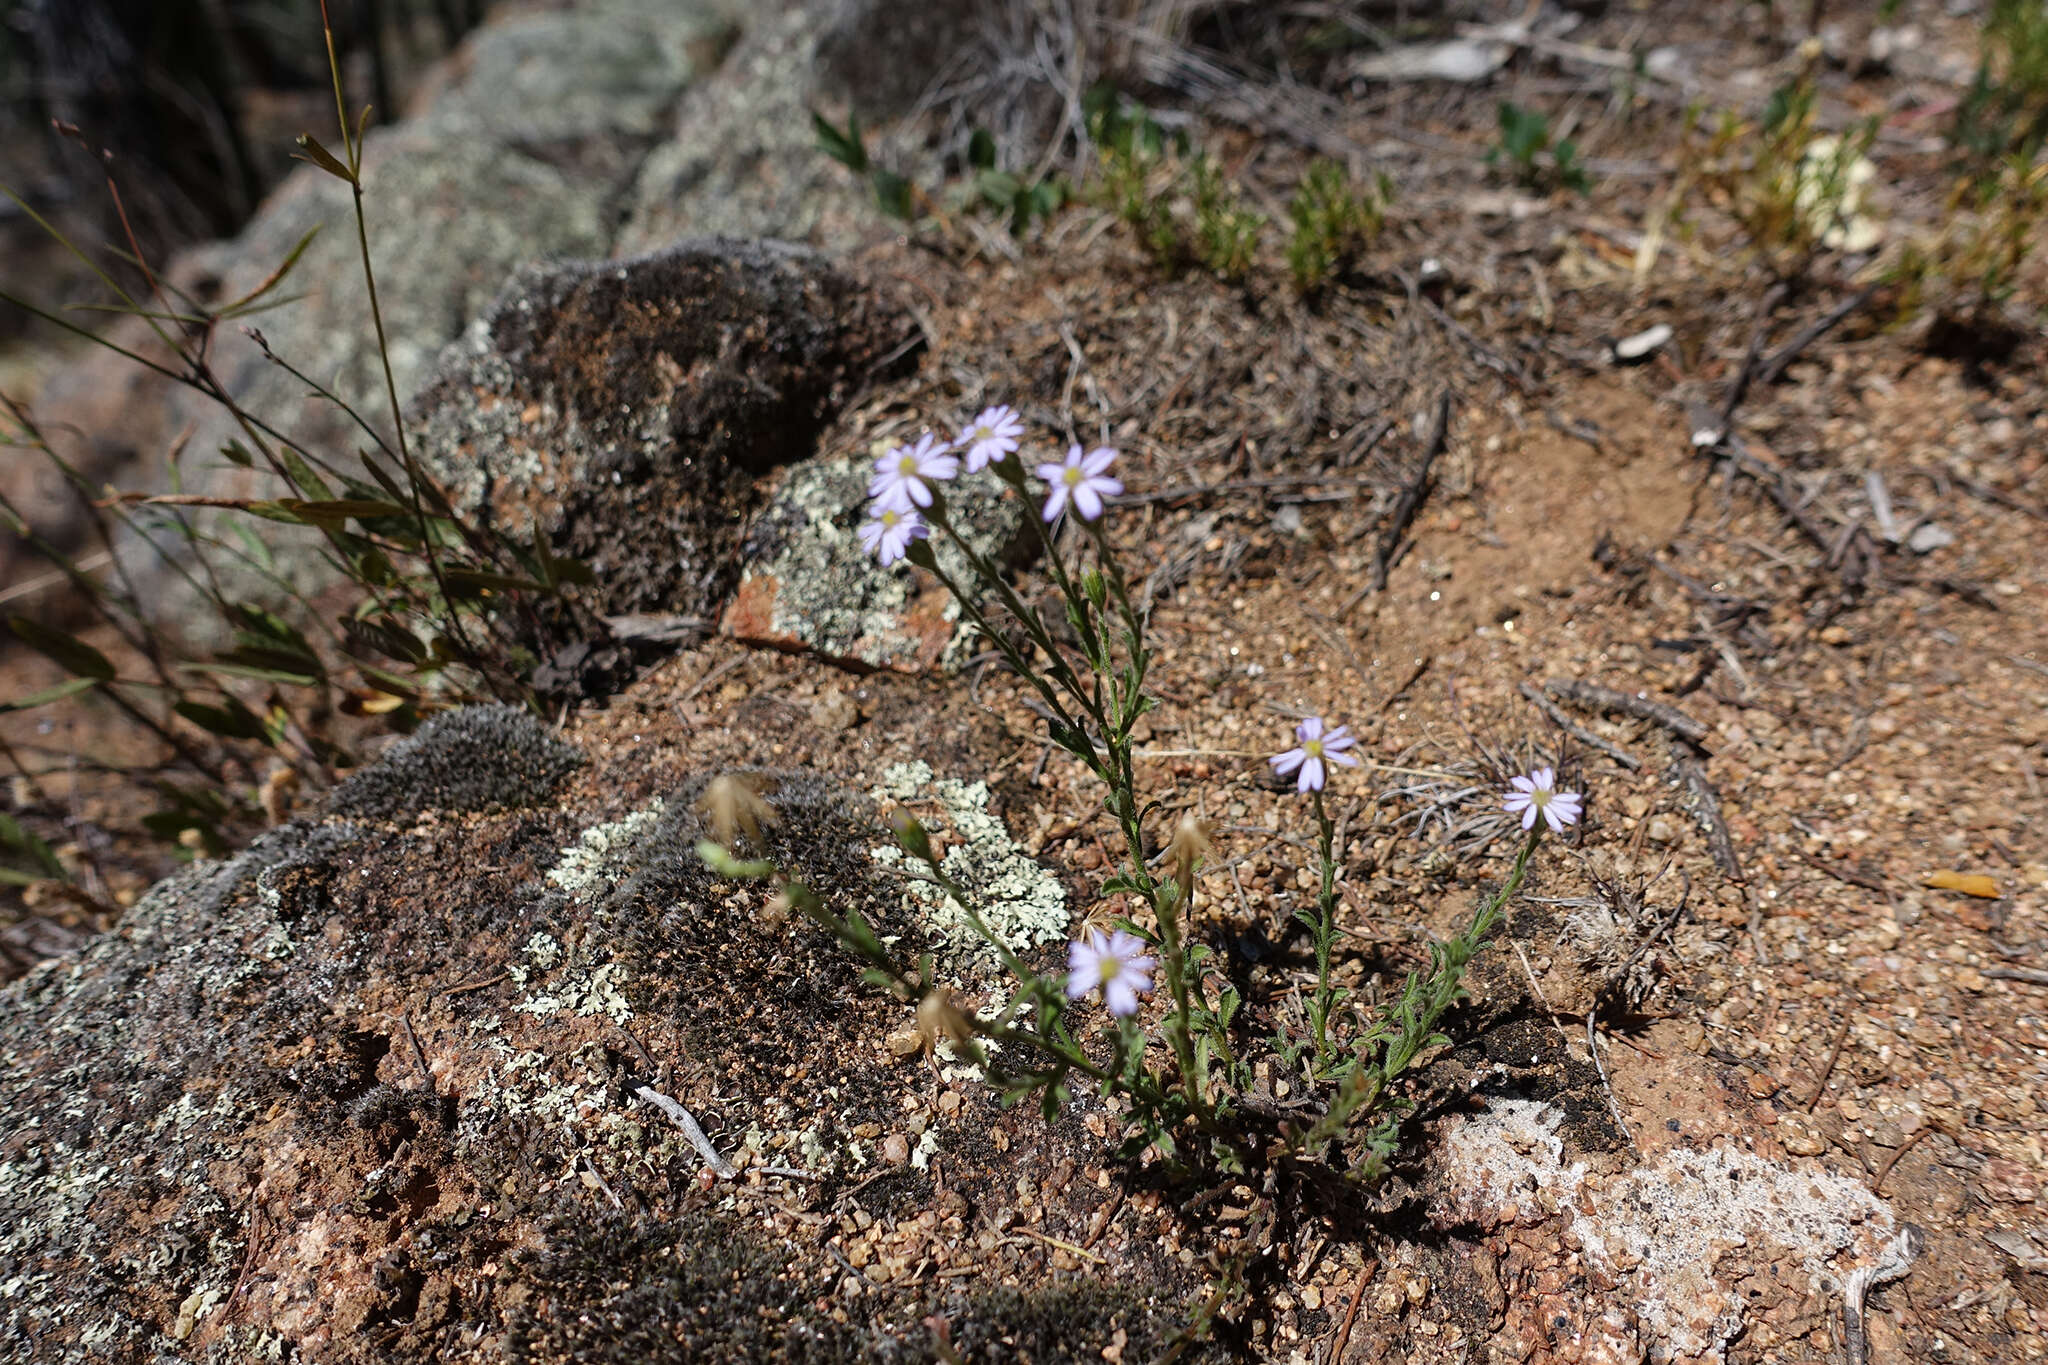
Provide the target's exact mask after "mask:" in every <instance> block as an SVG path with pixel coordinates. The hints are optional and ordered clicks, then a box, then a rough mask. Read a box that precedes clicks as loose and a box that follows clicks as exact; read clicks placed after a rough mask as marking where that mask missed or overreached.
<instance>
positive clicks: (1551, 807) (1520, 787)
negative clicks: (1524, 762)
mask: <svg viewBox="0 0 2048 1365" xmlns="http://www.w3.org/2000/svg"><path fill="white" fill-rule="evenodd" d="M1508 785H1510V786H1512V787H1513V788H1514V790H1513V791H1511V792H1509V793H1508V794H1507V795H1506V796H1504V797H1502V798H1501V803H1500V805H1501V809H1502V810H1504V811H1506V812H1508V814H1510V815H1520V816H1521V817H1522V828H1523V829H1534V828H1535V827H1536V817H1537V816H1539V815H1540V816H1542V817H1543V821H1544V823H1545V824H1547V825H1549V826H1550V828H1551V829H1552V831H1556V830H1561V829H1563V828H1564V827H1565V826H1566V825H1576V824H1577V823H1579V810H1580V803H1581V802H1582V801H1583V800H1584V799H1585V798H1584V797H1582V796H1580V795H1579V794H1578V793H1577V792H1561V791H1558V790H1557V773H1556V771H1555V770H1554V769H1551V768H1538V769H1537V770H1536V771H1535V772H1533V773H1530V774H1529V775H1528V776H1527V777H1517V778H1514V779H1512V780H1511V781H1510V782H1509V784H1508Z"/></svg>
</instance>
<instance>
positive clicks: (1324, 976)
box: [1314, 788, 1337, 1067]
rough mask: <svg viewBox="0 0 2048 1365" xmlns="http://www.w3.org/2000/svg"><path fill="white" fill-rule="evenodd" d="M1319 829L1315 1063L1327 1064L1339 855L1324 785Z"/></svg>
mask: <svg viewBox="0 0 2048 1365" xmlns="http://www.w3.org/2000/svg"><path fill="white" fill-rule="evenodd" d="M1315 803H1316V829H1317V831H1318V835H1319V837H1318V841H1317V851H1318V853H1319V857H1320V862H1321V865H1322V879H1323V881H1322V892H1321V894H1320V895H1319V896H1318V897H1317V914H1316V926H1315V933H1316V1002H1315V1009H1314V1015H1315V1028H1316V1064H1317V1065H1318V1066H1319V1067H1320V1066H1327V1065H1328V1063H1329V1059H1330V1006H1331V1003H1332V999H1333V992H1332V990H1331V987H1330V942H1331V940H1332V939H1333V938H1334V937H1335V936H1336V928H1337V859H1336V854H1335V844H1336V838H1337V826H1336V824H1335V822H1334V821H1332V820H1331V819H1330V812H1329V810H1328V808H1327V807H1325V806H1324V804H1323V793H1322V789H1321V788H1317V789H1316V793H1315Z"/></svg>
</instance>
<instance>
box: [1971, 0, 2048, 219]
mask: <svg viewBox="0 0 2048 1365" xmlns="http://www.w3.org/2000/svg"><path fill="white" fill-rule="evenodd" d="M1949 141H1950V142H1951V143H1953V144H1954V145H1955V146H1956V147H1957V148H1959V149H1960V150H1962V151H1964V152H1966V153H1968V154H1969V155H1970V157H1971V158H1972V160H1973V161H1974V162H1975V163H1976V167H1977V178H1978V179H1979V180H1980V181H1984V182H1993V181H1996V180H1998V179H1999V178H2000V176H2001V175H2002V174H2003V170H2002V168H2003V167H2004V166H2005V164H2006V163H2008V162H2009V161H2011V160H2012V159H2014V158H2017V159H2019V160H2020V161H2022V162H2032V161H2033V159H2034V158H2035V157H2036V156H2037V155H2038V154H2039V153H2040V151H2041V148H2042V146H2043V145H2044V144H2048V7H2043V6H2042V5H2041V4H2040V3H2039V0H1991V8H1990V10H1989V11H1988V12H1987V13H1986V14H1985V16H1984V28H1983V32H1982V33H1981V35H1980V36H1979V42H1978V61H1977V74H1976V77H1975V78H1974V79H1973V80H1972V81H1971V82H1970V88H1969V90H1968V91H1967V92H1966V93H1965V94H1964V96H1963V99H1962V102H1961V104H1960V105H1958V106H1957V108H1956V117H1955V123H1954V124H1953V125H1952V126H1951V127H1950V129H1949Z"/></svg>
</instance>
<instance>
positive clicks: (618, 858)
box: [548, 797, 665, 902]
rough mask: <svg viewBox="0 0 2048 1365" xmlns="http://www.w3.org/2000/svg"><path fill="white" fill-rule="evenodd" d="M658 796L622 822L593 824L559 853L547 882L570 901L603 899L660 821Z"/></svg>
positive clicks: (659, 800) (659, 799)
mask: <svg viewBox="0 0 2048 1365" xmlns="http://www.w3.org/2000/svg"><path fill="white" fill-rule="evenodd" d="M664 808H665V807H664V803H663V802H662V800H661V798H660V797H656V798H655V799H654V800H652V801H650V802H649V803H648V804H647V805H646V806H645V807H644V808H643V809H640V810H636V811H634V812H633V813H632V814H631V815H628V816H626V817H625V818H624V819H620V820H613V821H610V822H608V823H606V824H602V825H593V826H591V827H590V828H589V829H586V830H584V831H583V833H582V835H581V836H580V837H579V838H578V839H577V841H576V842H575V843H573V844H571V845H570V846H569V847H567V848H565V849H563V850H562V859H561V861H560V862H558V863H556V864H555V866H554V867H553V869H551V870H550V871H549V872H548V882H549V883H550V884H551V885H553V886H555V887H558V888H560V889H561V890H563V891H566V892H568V893H569V896H570V898H571V899H573V900H577V901H581V902H589V901H593V900H599V899H602V898H603V896H604V893H605V892H607V891H609V890H611V889H612V887H613V886H614V885H616V884H617V883H618V881H619V879H620V878H621V877H622V876H624V875H625V872H626V869H627V867H628V866H629V865H630V860H631V856H632V852H633V848H634V846H635V845H636V844H638V843H639V842H640V840H641V839H643V838H645V837H646V836H647V834H648V833H649V832H650V831H651V830H653V828H654V827H655V825H656V824H657V823H659V822H660V820H661V813H662V811H663V809H664Z"/></svg>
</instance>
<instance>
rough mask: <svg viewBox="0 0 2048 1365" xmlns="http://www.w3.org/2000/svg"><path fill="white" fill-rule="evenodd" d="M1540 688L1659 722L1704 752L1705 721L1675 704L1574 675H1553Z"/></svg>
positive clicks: (1598, 708) (1595, 706)
mask: <svg viewBox="0 0 2048 1365" xmlns="http://www.w3.org/2000/svg"><path fill="white" fill-rule="evenodd" d="M1543 690H1544V691H1545V692H1548V693H1549V694H1550V695H1551V696H1553V697H1560V698H1562V699H1563V700H1565V701H1569V702H1576V703H1578V704H1579V705H1581V706H1585V707H1589V708H1591V709H1593V710H1596V711H1605V712H1608V713H1609V714H1615V713H1619V714H1621V715H1624V716H1634V717H1635V718H1636V719H1637V720H1647V721H1650V722H1651V723H1652V724H1655V725H1661V726H1663V727H1664V728H1665V729H1666V730H1669V731H1670V732H1671V733H1672V734H1674V735H1676V736H1678V737H1679V738H1680V739H1682V740H1684V741H1685V742H1686V743H1687V744H1690V745H1691V746H1692V747H1693V748H1695V749H1697V750H1698V751H1699V752H1701V753H1703V754H1704V753H1707V752H1709V750H1708V749H1707V735H1708V734H1709V733H1710V731H1709V730H1708V729H1707V727H1706V725H1705V723H1703V722H1701V721H1697V720H1694V719H1693V718H1692V717H1691V716H1688V715H1687V714H1686V713H1685V712H1683V711H1681V710H1679V709H1678V708H1677V707H1675V706H1666V705H1665V704H1664V703H1662V702H1656V701H1651V700H1650V699H1649V698H1647V697H1638V696H1636V695H1634V694H1633V693H1630V692H1617V691H1615V690H1614V689H1613V688H1611V687H1601V686H1600V685H1599V684H1597V683H1588V682H1579V681H1578V680H1577V679H1574V678H1552V679H1551V680H1550V681H1549V682H1547V683H1545V684H1543Z"/></svg>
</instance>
